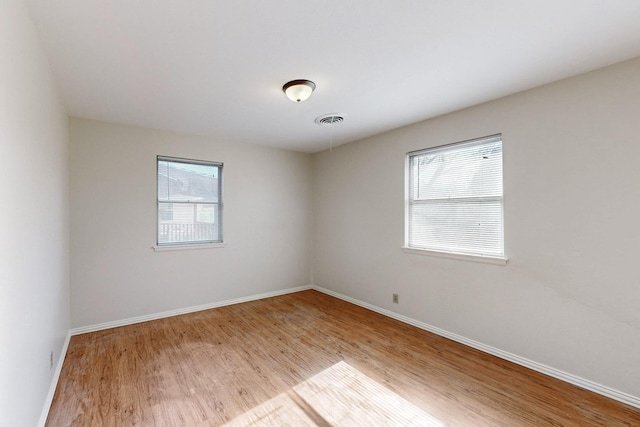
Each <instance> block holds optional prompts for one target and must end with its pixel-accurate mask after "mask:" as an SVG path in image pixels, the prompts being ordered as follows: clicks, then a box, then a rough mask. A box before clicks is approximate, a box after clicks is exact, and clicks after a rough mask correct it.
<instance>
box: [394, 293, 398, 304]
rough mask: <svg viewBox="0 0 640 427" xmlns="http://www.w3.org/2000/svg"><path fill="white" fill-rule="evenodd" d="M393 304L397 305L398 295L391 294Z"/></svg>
mask: <svg viewBox="0 0 640 427" xmlns="http://www.w3.org/2000/svg"><path fill="white" fill-rule="evenodd" d="M393 302H394V303H395V304H398V294H393Z"/></svg>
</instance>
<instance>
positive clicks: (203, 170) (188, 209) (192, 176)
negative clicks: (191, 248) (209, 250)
mask: <svg viewBox="0 0 640 427" xmlns="http://www.w3.org/2000/svg"><path fill="white" fill-rule="evenodd" d="M157 206H158V242H157V243H158V246H162V245H185V244H202V243H222V163H214V162H207V161H200V160H186V159H176V158H171V157H163V156H158V199H157Z"/></svg>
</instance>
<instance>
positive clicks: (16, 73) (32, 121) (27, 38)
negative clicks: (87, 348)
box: [0, 0, 69, 426]
mask: <svg viewBox="0 0 640 427" xmlns="http://www.w3.org/2000/svg"><path fill="white" fill-rule="evenodd" d="M67 127H68V122H67V117H66V114H65V112H64V110H63V108H62V106H61V104H60V102H59V98H58V94H57V91H56V88H55V85H54V83H53V80H52V75H51V71H50V69H49V66H48V64H47V61H46V59H45V57H44V54H43V52H42V50H41V48H40V44H39V41H38V38H37V35H36V31H35V28H34V26H33V24H32V23H31V20H30V18H29V15H28V13H27V10H26V7H25V6H24V4H23V2H22V1H20V0H3V1H2V2H0V159H1V167H0V200H1V202H0V206H1V208H0V224H1V227H2V231H0V236H1V237H0V260H1V261H0V343H1V344H0V345H1V346H2V347H1V348H0V425H2V426H34V425H36V424H37V423H38V417H39V416H40V414H41V413H42V412H43V407H44V406H45V401H47V393H48V392H49V390H50V384H51V381H52V379H53V376H54V373H55V370H56V366H57V365H58V362H59V360H60V356H61V351H62V348H63V345H64V342H65V339H66V336H67V333H68V331H69V245H68V233H69V227H68V216H69V208H68V201H69V200H68V165H67V154H68V128H67ZM52 353H53V367H50V360H49V357H50V355H51V354H52Z"/></svg>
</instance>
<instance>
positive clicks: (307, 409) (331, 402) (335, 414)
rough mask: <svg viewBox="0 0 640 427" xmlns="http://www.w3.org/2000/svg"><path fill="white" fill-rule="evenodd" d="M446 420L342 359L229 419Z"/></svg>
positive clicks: (260, 422) (306, 422) (250, 422)
mask: <svg viewBox="0 0 640 427" xmlns="http://www.w3.org/2000/svg"><path fill="white" fill-rule="evenodd" d="M443 425H444V423H442V422H440V421H439V420H437V419H435V418H434V417H432V416H430V415H429V414H427V413H426V412H424V411H423V410H421V409H420V408H418V407H416V406H415V405H413V404H411V403H410V402H408V401H407V400H405V399H403V398H402V397H400V396H398V395H397V394H395V393H394V392H392V391H391V390H389V389H387V388H385V387H384V386H382V385H381V384H379V383H377V382H375V381H374V380H372V379H371V378H369V377H367V376H366V375H364V374H363V373H361V372H360V371H358V370H357V369H355V368H353V367H352V366H350V365H349V364H347V363H345V362H339V363H337V364H335V365H333V366H331V367H330V368H327V369H325V370H324V371H322V372H320V373H319V374H317V375H315V376H313V377H311V378H310V379H308V380H306V381H304V382H302V383H300V384H298V385H297V386H295V387H293V388H292V389H290V390H288V391H287V392H285V393H281V394H279V395H278V396H276V397H274V398H273V399H270V400H268V401H266V402H264V403H263V404H261V405H259V406H256V407H255V408H253V409H252V410H250V411H247V412H245V413H244V414H242V415H241V416H239V417H237V418H235V419H234V420H232V421H231V422H229V423H227V424H226V426H227V427H240V426H296V427H300V426H421V427H442V426H443Z"/></svg>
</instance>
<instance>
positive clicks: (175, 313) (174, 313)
mask: <svg viewBox="0 0 640 427" xmlns="http://www.w3.org/2000/svg"><path fill="white" fill-rule="evenodd" d="M311 288H312V287H311V285H307V286H298V287H295V288H288V289H282V290H278V291H273V292H266V293H263V294H257V295H251V296H248V297H242V298H234V299H229V300H224V301H218V302H213V303H209V304H202V305H195V306H192V307H185V308H178V309H176V310H169V311H163V312H161V313H153V314H146V315H144V316H136V317H130V318H128V319H122V320H114V321H112V322H105V323H99V324H96V325H88V326H81V327H79V328H73V329H71V330H70V332H71V335H80V334H86V333H87V332H95V331H102V330H104V329H111V328H117V327H119V326H127V325H133V324H135V323H142V322H148V321H150V320H157V319H164V318H166V317H172V316H179V315H181V314H188V313H194V312H196V311H202V310H209V309H211V308H217V307H224V306H226V305H233V304H239V303H242V302H249V301H255V300H259V299H264V298H271V297H277V296H279V295H285V294H290V293H293V292H300V291H306V290H308V289H311Z"/></svg>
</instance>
